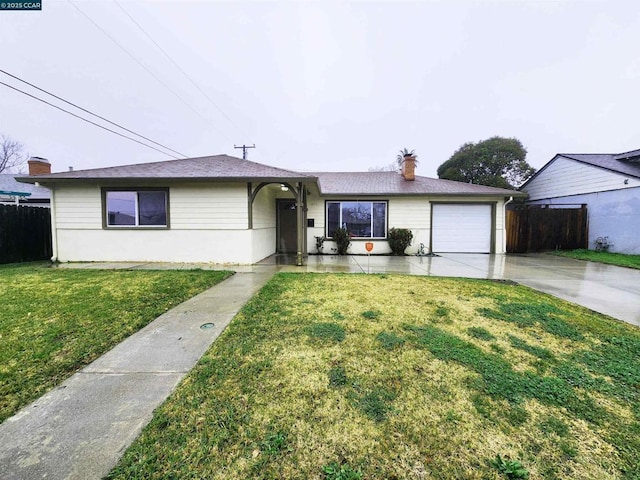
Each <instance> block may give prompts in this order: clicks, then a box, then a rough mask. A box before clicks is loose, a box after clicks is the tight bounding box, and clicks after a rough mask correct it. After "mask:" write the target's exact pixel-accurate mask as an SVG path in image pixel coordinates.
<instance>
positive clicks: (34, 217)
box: [0, 204, 52, 263]
mask: <svg viewBox="0 0 640 480" xmlns="http://www.w3.org/2000/svg"><path fill="white" fill-rule="evenodd" d="M51 255H52V251H51V211H50V209H49V208H46V207H33V206H23V205H1V204H0V263H14V262H31V261H35V260H49V259H50V258H51Z"/></svg>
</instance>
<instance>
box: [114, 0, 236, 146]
mask: <svg viewBox="0 0 640 480" xmlns="http://www.w3.org/2000/svg"><path fill="white" fill-rule="evenodd" d="M113 1H114V3H115V4H116V5H117V6H118V8H120V10H122V11H123V12H124V13H125V15H126V16H127V17H129V19H130V20H131V21H132V22H133V23H134V24H135V25H136V27H138V28H139V29H140V31H141V32H142V33H144V34H145V35H146V37H147V38H148V39H149V40H151V42H152V43H153V44H154V45H155V46H156V47H158V50H160V51H161V52H162V53H163V54H164V56H165V57H167V58H168V59H169V61H170V62H171V63H173V65H174V66H175V67H176V68H177V69H178V70H180V72H181V73H182V74H183V75H184V76H185V77H186V78H187V79H188V80H189V81H190V82H191V83H192V84H193V86H194V87H196V88H197V89H198V90H199V91H200V93H202V95H204V96H205V98H206V99H207V100H209V102H211V105H213V106H214V107H215V108H216V109H217V110H218V111H219V112H220V113H221V114H222V115H223V116H224V118H226V119H227V120H229V123H231V124H232V125H233V126H234V127H235V128H236V129H237V130H238V131H239V132H240V133H242V129H241V128H240V127H238V125H236V123H235V122H234V121H233V120H231V118H230V117H229V116H228V115H227V114H226V113H225V112H224V111H223V110H222V108H220V107H219V106H218V104H217V103H216V102H214V101H213V99H212V98H211V97H210V96H209V95H207V93H206V92H205V91H204V90H203V89H202V88H201V87H200V85H198V84H197V83H196V81H195V80H194V79H193V78H191V76H189V74H188V73H187V72H185V71H184V70H183V69H182V68H181V67H180V65H178V63H177V62H176V61H175V60H174V59H173V58H171V56H170V55H169V54H168V53H167V52H166V51H165V50H164V49H163V48H162V47H161V46H160V45H159V44H158V42H156V41H155V40H154V39H153V38H152V37H151V35H149V34H148V33H147V31H146V30H145V29H144V28H142V26H141V25H140V24H139V23H138V22H137V21H136V20H135V19H134V18H133V17H132V16H131V14H130V13H129V12H127V11H126V10H125V9H124V7H123V6H122V5H120V2H118V0H113Z"/></svg>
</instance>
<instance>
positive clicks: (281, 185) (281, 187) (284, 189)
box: [280, 183, 289, 192]
mask: <svg viewBox="0 0 640 480" xmlns="http://www.w3.org/2000/svg"><path fill="white" fill-rule="evenodd" d="M280 190H282V191H283V192H288V191H289V187H287V186H286V185H285V184H284V183H281V184H280Z"/></svg>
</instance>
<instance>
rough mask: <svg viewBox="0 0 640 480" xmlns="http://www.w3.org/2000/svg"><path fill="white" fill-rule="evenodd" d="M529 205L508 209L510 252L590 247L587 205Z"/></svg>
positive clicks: (507, 223) (508, 243)
mask: <svg viewBox="0 0 640 480" xmlns="http://www.w3.org/2000/svg"><path fill="white" fill-rule="evenodd" d="M550 207H551V206H549V205H527V206H524V207H520V208H517V209H513V210H507V217H506V227H507V253H526V252H539V251H542V250H572V249H574V248H588V241H589V240H588V239H589V231H588V220H587V218H588V217H587V206H586V205H581V206H579V207H574V208H568V207H562V206H561V207H558V206H557V205H553V208H550Z"/></svg>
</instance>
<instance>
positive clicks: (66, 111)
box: [0, 82, 180, 160]
mask: <svg viewBox="0 0 640 480" xmlns="http://www.w3.org/2000/svg"><path fill="white" fill-rule="evenodd" d="M0 85H4V86H5V87H9V88H11V89H13V90H15V91H17V92H20V93H22V94H24V95H26V96H28V97H31V98H33V99H35V100H38V101H39V102H42V103H46V104H47V105H49V106H50V107H53V108H57V109H58V110H61V111H63V112H64V113H68V114H69V115H72V116H74V117H76V118H79V119H80V120H83V121H85V122H87V123H90V124H92V125H95V126H96V127H99V128H102V129H103V130H106V131H108V132H111V133H115V134H116V135H119V136H121V137H123V138H126V139H128V140H131V141H132V142H136V143H139V144H140V145H144V146H145V147H147V148H152V149H153V150H155V151H156V152H160V153H162V154H163V155H168V156H170V157H172V158H175V159H176V160H180V159H179V158H178V157H176V156H175V155H171V154H170V153H167V152H163V151H162V150H159V149H157V148H156V147H153V146H151V145H147V144H146V143H144V142H141V141H140V140H136V139H135V138H131V137H129V136H127V135H124V134H123V133H120V132H116V131H115V130H111V129H110V128H107V127H105V126H103V125H100V124H98V123H95V122H92V121H91V120H87V119H86V118H84V117H81V116H80V115H76V114H75V113H73V112H70V111H68V110H65V109H64V108H62V107H59V106H57V105H54V104H53V103H50V102H47V101H46V100H43V99H42V98H40V97H36V96H35V95H31V94H30V93H27V92H25V91H24V90H20V89H19V88H16V87H13V86H11V85H9V84H8V83H4V82H0Z"/></svg>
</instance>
